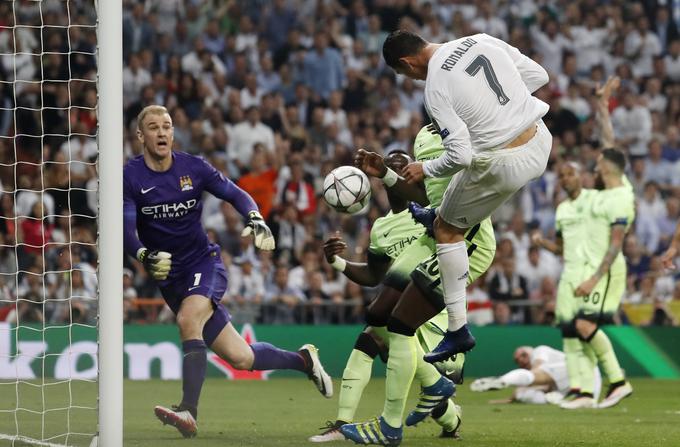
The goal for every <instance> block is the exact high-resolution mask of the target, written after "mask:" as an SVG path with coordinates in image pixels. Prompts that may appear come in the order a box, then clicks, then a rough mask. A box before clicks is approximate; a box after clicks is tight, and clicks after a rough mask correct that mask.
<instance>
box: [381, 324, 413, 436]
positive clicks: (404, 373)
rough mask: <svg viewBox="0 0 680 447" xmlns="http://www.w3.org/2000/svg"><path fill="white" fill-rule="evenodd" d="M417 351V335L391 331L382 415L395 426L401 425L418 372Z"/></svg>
mask: <svg viewBox="0 0 680 447" xmlns="http://www.w3.org/2000/svg"><path fill="white" fill-rule="evenodd" d="M416 352H417V350H416V338H415V337H409V336H406V335H402V334H395V333H393V332H390V358H389V360H388V361H387V381H386V383H385V408H384V409H383V413H382V417H383V418H384V419H385V422H387V424H388V425H390V426H391V427H394V428H397V427H401V420H402V418H403V416H404V407H405V406H406V398H407V397H408V392H409V389H410V388H411V382H412V381H413V376H414V374H415V372H416V364H417V361H416V355H417V354H416Z"/></svg>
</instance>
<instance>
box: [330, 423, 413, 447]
mask: <svg viewBox="0 0 680 447" xmlns="http://www.w3.org/2000/svg"><path fill="white" fill-rule="evenodd" d="M340 432H342V434H343V435H345V438H347V439H349V440H350V441H354V443H355V444H365V445H368V444H370V445H387V446H398V445H399V444H401V439H402V438H403V434H404V429H403V428H402V427H399V428H394V427H390V426H389V425H387V422H385V419H383V417H382V416H380V417H379V418H377V419H373V420H371V421H368V422H359V423H356V424H347V425H343V426H342V427H340Z"/></svg>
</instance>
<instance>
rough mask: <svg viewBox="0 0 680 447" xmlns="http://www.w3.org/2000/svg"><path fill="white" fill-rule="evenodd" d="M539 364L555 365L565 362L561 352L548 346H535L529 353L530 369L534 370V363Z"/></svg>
mask: <svg viewBox="0 0 680 447" xmlns="http://www.w3.org/2000/svg"><path fill="white" fill-rule="evenodd" d="M537 361H540V362H541V364H555V363H564V362H566V357H565V355H564V353H563V352H562V351H558V350H557V349H554V348H551V347H550V346H545V345H540V346H536V347H535V348H534V350H533V351H532V352H531V367H532V368H535V367H536V366H537V365H536V362H537Z"/></svg>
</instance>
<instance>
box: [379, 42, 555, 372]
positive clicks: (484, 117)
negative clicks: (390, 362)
mask: <svg viewBox="0 0 680 447" xmlns="http://www.w3.org/2000/svg"><path fill="white" fill-rule="evenodd" d="M383 57H384V58H385V62H386V63H387V64H388V65H389V66H390V67H392V68H393V69H394V70H395V71H396V72H397V73H400V74H404V75H406V76H408V77H410V78H413V79H420V80H425V107H426V109H427V112H428V114H429V115H430V118H431V119H432V123H433V124H434V127H435V129H436V130H437V131H438V132H439V135H440V136H441V137H442V140H443V143H444V147H445V149H446V150H445V151H444V153H443V154H442V155H441V156H440V157H439V158H437V159H435V160H429V161H426V162H424V163H412V164H410V165H409V166H407V167H406V168H405V169H404V170H403V171H402V175H403V176H404V178H405V179H406V180H407V181H409V182H418V181H421V180H422V179H423V177H443V176H450V175H453V174H456V173H457V172H459V171H462V172H460V173H459V174H458V175H455V176H454V177H453V180H452V181H451V183H449V186H448V188H447V190H446V193H445V195H444V199H443V201H442V204H441V207H440V208H439V209H438V210H437V213H438V216H437V218H436V220H435V222H434V233H435V238H436V240H437V256H438V259H439V265H440V269H441V273H442V274H441V277H442V285H443V288H444V298H445V301H446V307H447V310H448V313H449V325H448V331H447V333H446V336H445V337H444V338H443V340H442V342H441V343H440V344H439V345H438V346H437V347H436V348H435V349H434V350H433V351H432V352H431V353H429V354H426V355H425V360H426V361H428V362H436V361H441V360H444V359H446V358H449V357H451V356H452V355H455V354H456V353H459V352H466V351H469V350H470V349H472V348H473V347H474V345H475V339H474V337H473V336H472V334H471V333H470V331H469V329H468V327H467V317H466V305H465V286H466V278H467V276H468V268H469V261H468V255H467V248H466V244H465V241H464V238H463V236H464V234H465V232H466V231H467V229H469V228H470V227H472V226H473V225H476V224H477V223H479V222H480V221H482V220H483V219H485V218H487V217H489V216H490V215H491V214H492V213H493V212H494V211H495V210H496V209H497V208H498V207H499V206H500V205H501V204H502V203H503V202H505V201H506V200H507V199H509V198H510V197H511V196H512V195H513V194H514V193H515V192H517V191H518V190H519V189H520V188H522V187H523V186H524V185H525V184H527V183H528V182H529V181H531V180H533V179H535V178H537V177H539V176H540V175H541V174H542V173H543V171H544V170H545V167H546V165H547V163H548V157H549V155H550V149H551V147H552V136H551V135H550V132H549V131H548V129H547V127H546V126H545V124H544V123H543V121H542V120H541V118H542V117H543V115H545V114H546V113H547V112H548V105H547V104H546V103H544V102H542V101H541V100H539V99H538V98H535V97H534V96H532V95H531V94H532V93H533V92H534V91H536V90H537V89H539V88H540V87H541V86H543V85H545V84H546V83H547V82H548V74H547V72H546V71H545V70H544V69H543V67H541V66H540V65H539V64H537V63H536V62H534V61H533V60H531V59H530V58H528V57H526V56H524V55H523V54H522V53H520V52H519V50H517V49H516V48H514V47H512V46H510V45H508V44H507V43H505V42H503V41H501V40H499V39H496V38H495V37H492V36H489V35H487V34H475V35H473V36H469V37H464V38H461V39H457V40H453V41H450V42H447V43H444V44H435V43H431V42H427V41H425V40H424V39H423V38H421V37H420V36H419V35H417V34H414V33H412V32H410V31H403V30H399V31H394V32H392V33H391V34H390V35H389V36H388V37H387V39H386V40H385V43H384V45H383ZM396 177H397V174H396V173H394V172H393V171H388V172H387V173H386V175H385V182H386V183H388V184H389V183H391V178H395V179H396ZM395 181H396V180H395ZM433 212H434V211H433Z"/></svg>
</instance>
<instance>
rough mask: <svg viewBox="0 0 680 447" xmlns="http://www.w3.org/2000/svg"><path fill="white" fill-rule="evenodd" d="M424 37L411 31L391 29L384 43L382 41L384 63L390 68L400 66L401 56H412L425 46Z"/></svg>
mask: <svg viewBox="0 0 680 447" xmlns="http://www.w3.org/2000/svg"><path fill="white" fill-rule="evenodd" d="M425 45H427V42H426V41H425V39H423V38H422V37H420V36H419V35H417V34H416V33H413V32H411V31H405V30H396V31H392V32H391V33H390V35H389V36H387V39H385V43H383V58H384V59H385V63H386V64H387V65H389V66H390V67H392V68H396V67H399V66H401V61H400V60H399V59H401V58H402V57H406V56H414V55H416V54H417V53H418V52H419V51H420V50H422V49H423V48H425Z"/></svg>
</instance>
